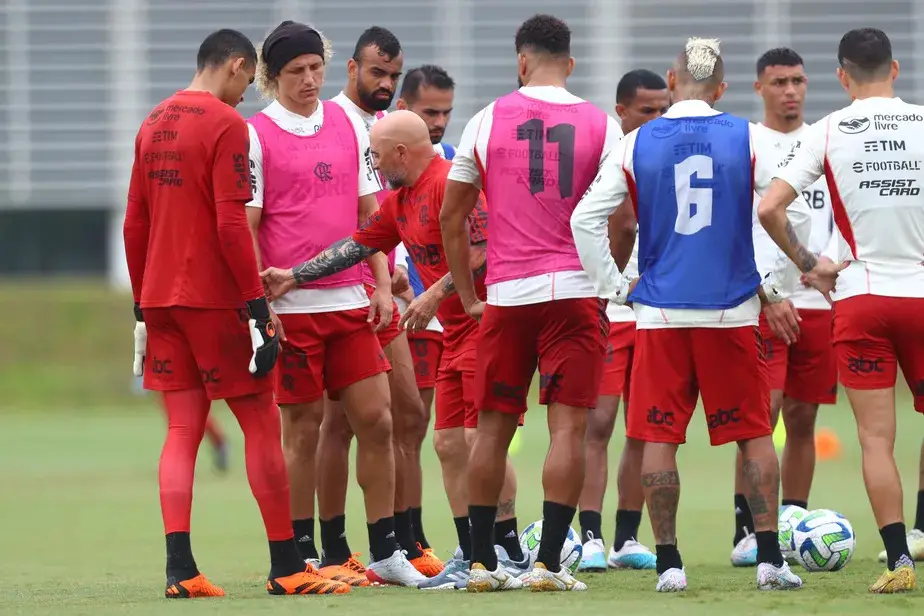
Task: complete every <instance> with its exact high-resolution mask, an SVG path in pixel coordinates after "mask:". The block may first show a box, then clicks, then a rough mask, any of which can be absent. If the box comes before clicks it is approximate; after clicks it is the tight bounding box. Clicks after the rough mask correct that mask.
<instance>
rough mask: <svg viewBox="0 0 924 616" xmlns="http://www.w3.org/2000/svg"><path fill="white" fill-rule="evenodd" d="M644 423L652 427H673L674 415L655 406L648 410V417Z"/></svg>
mask: <svg viewBox="0 0 924 616" xmlns="http://www.w3.org/2000/svg"><path fill="white" fill-rule="evenodd" d="M645 421H647V422H648V423H650V424H651V425H653V426H673V425H674V414H673V413H672V412H670V411H667V412H664V411H662V410H661V409H659V408H658V407H656V406H653V407H651V408H650V409H648V416H647V417H646V418H645Z"/></svg>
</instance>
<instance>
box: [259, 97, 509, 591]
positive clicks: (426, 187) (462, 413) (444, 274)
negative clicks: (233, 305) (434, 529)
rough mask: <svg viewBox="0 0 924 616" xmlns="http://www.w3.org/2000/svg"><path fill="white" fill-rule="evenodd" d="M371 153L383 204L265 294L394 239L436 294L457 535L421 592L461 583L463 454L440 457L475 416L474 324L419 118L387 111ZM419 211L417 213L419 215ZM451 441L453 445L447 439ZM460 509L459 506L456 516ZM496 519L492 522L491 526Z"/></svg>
mask: <svg viewBox="0 0 924 616" xmlns="http://www.w3.org/2000/svg"><path fill="white" fill-rule="evenodd" d="M372 151H373V156H374V157H375V159H376V161H377V163H376V164H377V166H378V168H379V169H380V170H381V171H382V172H383V174H384V175H385V177H386V178H387V179H388V181H389V182H390V183H391V185H392V186H395V187H396V188H397V191H396V192H395V193H394V194H392V195H390V196H389V197H388V199H386V201H384V202H383V204H382V208H381V209H380V211H379V212H378V213H376V215H375V216H373V217H372V218H370V219H369V221H368V222H367V223H366V224H365V225H363V226H362V227H361V228H360V230H359V231H357V232H356V233H354V234H353V236H352V237H347V238H344V239H343V240H341V241H339V242H336V243H335V244H333V245H332V246H331V247H330V248H329V249H328V250H325V251H323V252H322V253H321V254H320V255H318V256H316V257H315V258H314V259H312V260H310V261H308V262H306V263H304V264H302V265H300V266H298V267H295V268H293V269H288V270H281V269H270V270H268V271H267V272H264V274H263V276H264V280H265V281H266V282H267V284H268V286H269V288H270V289H271V292H272V295H273V296H274V297H276V296H277V295H280V294H282V293H286V292H288V290H289V289H291V288H292V287H293V286H294V285H295V284H296V282H297V281H302V280H316V279H321V278H324V277H327V276H330V275H331V274H332V273H334V272H336V271H338V270H341V269H342V268H345V267H349V266H350V264H353V263H357V262H359V261H360V260H361V259H363V258H364V257H365V256H366V255H369V254H373V253H375V252H378V251H380V250H381V251H383V252H385V251H388V250H391V248H392V247H393V246H397V244H398V242H402V241H403V242H406V245H408V246H410V247H411V248H410V252H411V254H413V255H414V257H415V260H416V261H417V265H418V267H419V268H420V270H419V271H420V275H421V278H422V280H423V282H424V284H427V285H430V286H429V289H430V290H429V291H427V292H426V293H425V294H424V296H427V297H437V298H438V299H437V300H436V301H433V302H432V303H431V302H430V301H424V304H426V305H435V306H438V308H437V312H438V314H439V315H440V318H441V321H442V323H443V324H444V326H445V329H444V336H445V350H444V353H443V355H442V358H441V365H440V371H439V377H438V379H437V385H436V388H437V395H436V397H437V401H438V403H437V406H436V423H435V426H436V428H435V434H436V435H435V437H434V442H435V443H436V449H437V452H438V453H439V454H440V462H441V464H442V465H443V475H444V481H445V482H446V492H447V495H448V496H449V502H450V508H451V509H452V511H453V515H454V516H456V520H455V522H456V530H457V531H458V534H459V549H458V550H457V551H458V552H461V554H459V555H458V556H456V557H454V558H453V559H452V560H450V561H449V563H447V565H446V567H445V568H444V569H443V571H442V572H441V573H440V574H439V575H437V576H435V577H433V578H431V579H430V580H427V581H426V582H423V583H421V584H420V585H419V586H418V587H419V588H422V589H428V590H429V589H445V588H464V587H465V583H466V581H467V580H468V568H469V560H470V557H469V554H470V545H471V540H470V538H469V532H468V529H469V525H468V518H467V517H466V516H465V514H464V508H465V506H466V505H465V502H466V492H465V491H464V490H465V486H464V485H463V486H462V487H461V492H460V487H459V485H458V484H459V481H458V479H457V478H456V476H455V475H454V474H453V473H454V472H455V473H456V474H458V473H461V474H462V475H464V474H465V466H464V464H465V463H466V459H465V457H464V455H463V458H462V461H461V464H462V465H463V466H461V469H459V468H458V467H457V466H452V465H453V464H455V465H458V464H460V462H459V460H455V459H447V457H446V454H447V450H449V449H450V448H452V449H459V450H461V451H462V452H463V453H465V452H466V451H467V449H466V448H465V432H464V426H466V425H471V423H470V421H471V419H472V418H474V417H475V413H474V400H473V398H472V394H473V389H474V388H473V387H472V385H473V382H474V364H475V343H476V340H477V335H478V324H477V323H476V322H475V321H473V320H472V319H470V318H468V316H467V315H466V314H465V311H464V310H463V308H462V304H461V302H460V301H459V299H458V298H457V297H455V296H454V287H453V284H452V277H451V276H450V275H449V268H448V265H447V264H446V262H445V260H444V259H443V256H442V255H443V252H442V246H441V243H440V241H439V240H440V236H439V234H438V224H439V223H438V220H439V218H438V216H439V210H440V208H441V204H442V200H443V193H444V187H445V184H446V175H447V174H448V172H449V169H450V167H451V165H450V164H449V163H448V162H446V161H444V160H442V158H441V157H439V156H436V154H435V153H434V151H433V148H432V146H431V144H430V143H429V139H428V137H427V130H426V124H425V123H424V122H423V120H421V119H420V118H419V117H417V116H416V115H415V114H413V113H412V112H410V111H406V110H399V111H398V112H395V113H393V114H390V115H389V116H388V117H387V118H385V119H384V120H382V122H381V123H380V124H376V126H374V127H373V130H372ZM422 213H424V214H425V215H423V216H421V214H422ZM398 221H405V224H399V223H398ZM485 223H486V212H485V207H484V204H483V203H481V204H480V205H479V206H478V209H477V211H476V212H475V213H474V214H473V215H472V217H471V220H470V229H471V233H470V235H471V241H472V242H473V245H474V246H475V249H474V250H475V251H474V253H473V258H472V268H473V269H474V270H476V272H477V273H479V284H481V283H480V280H481V275H480V274H482V273H483V271H484V268H485V265H484V262H485V256H484V246H485V239H486V238H485V232H486V227H485ZM437 293H438V294H439V295H436V294H437ZM481 295H482V296H483V295H484V293H483V292H482V293H481ZM443 300H445V301H443ZM429 318H430V317H429V316H422V312H418V311H416V310H413V309H412V310H411V312H410V314H409V315H408V323H409V326H410V327H423V326H424V325H425V324H426V322H427V321H428V320H429ZM446 435H448V436H446ZM454 438H455V439H458V440H459V441H460V442H459V443H456V442H454V440H453V439H454ZM446 443H448V445H447V444H446ZM508 468H509V467H508ZM502 498H503V495H502ZM460 508H461V509H462V510H463V513H462V514H461V515H460V514H459V510H460ZM460 517H461V520H460V519H459V518H460ZM502 524H503V522H498V523H497V525H498V527H501V525H502ZM501 547H502V546H501ZM505 560H506V561H507V562H505V563H504V565H505V567H507V568H509V569H510V570H511V571H514V572H517V573H520V574H521V573H523V571H524V567H517V566H516V563H513V562H512V561H509V559H505Z"/></svg>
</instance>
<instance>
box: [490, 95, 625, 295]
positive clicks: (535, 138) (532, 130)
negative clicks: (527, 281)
mask: <svg viewBox="0 0 924 616" xmlns="http://www.w3.org/2000/svg"><path fill="white" fill-rule="evenodd" d="M606 124H607V116H606V113H604V112H603V111H601V110H600V109H598V108H597V107H595V106H594V105H592V104H590V103H587V102H581V103H576V104H559V103H549V102H546V101H542V100H538V99H535V98H530V97H528V96H524V95H523V94H521V93H520V92H513V93H511V94H508V95H507V96H504V97H502V98H499V99H498V100H497V101H496V102H495V104H494V113H493V119H492V124H491V134H490V136H489V137H488V151H487V156H486V160H487V162H486V165H487V168H486V169H483V171H482V172H483V174H484V192H485V197H486V199H487V202H488V203H489V204H490V207H491V210H490V211H491V214H490V219H491V222H490V225H491V232H490V235H489V237H488V250H487V252H488V276H487V280H486V281H485V282H486V283H487V284H494V283H498V282H503V281H505V280H518V279H523V278H530V277H532V276H539V275H541V274H548V273H552V272H570V271H581V270H582V269H583V268H582V267H581V261H580V259H579V258H578V254H577V249H576V248H575V247H574V237H573V235H572V233H571V213H572V212H573V211H574V208H575V207H576V206H577V204H578V201H580V199H581V197H582V196H584V192H585V191H586V190H587V187H588V186H590V184H591V182H593V180H594V178H595V177H596V175H597V169H598V168H599V166H600V155H601V154H602V152H603V145H604V142H605V141H606ZM479 164H480V161H479Z"/></svg>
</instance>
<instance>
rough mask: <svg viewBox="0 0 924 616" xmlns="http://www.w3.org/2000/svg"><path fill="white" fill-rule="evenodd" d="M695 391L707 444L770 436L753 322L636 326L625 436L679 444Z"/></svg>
mask: <svg viewBox="0 0 924 616" xmlns="http://www.w3.org/2000/svg"><path fill="white" fill-rule="evenodd" d="M700 392H702V396H703V406H704V407H705V409H706V424H707V426H708V427H709V441H710V442H711V443H712V444H713V445H724V444H725V443H731V442H734V441H741V440H748V439H752V438H757V437H760V436H768V435H769V434H771V432H772V431H771V428H770V385H769V383H768V381H767V365H766V363H765V362H764V359H763V353H762V352H761V349H760V336H759V333H758V330H757V328H756V327H734V328H725V329H720V328H684V329H640V330H638V333H637V334H636V337H635V358H634V360H633V364H632V397H631V398H629V412H628V425H627V427H626V436H629V437H631V438H634V439H638V440H641V441H648V442H652V443H677V444H680V443H685V442H686V440H687V425H688V424H689V423H690V418H691V417H692V416H693V411H694V409H696V402H697V398H698V397H699V394H700Z"/></svg>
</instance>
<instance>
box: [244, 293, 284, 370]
mask: <svg viewBox="0 0 924 616" xmlns="http://www.w3.org/2000/svg"><path fill="white" fill-rule="evenodd" d="M247 311H248V312H249V313H250V319H249V320H248V321H247V329H248V331H249V332H250V343H251V346H252V348H253V356H251V358H250V374H252V375H254V376H265V375H266V374H268V373H269V372H270V371H271V370H272V369H273V366H275V365H276V358H277V357H279V336H277V335H276V327H275V326H274V325H273V321H272V320H271V319H270V311H269V304H268V303H267V301H266V298H265V297H261V298H260V299H252V300H250V301H249V302H247Z"/></svg>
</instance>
